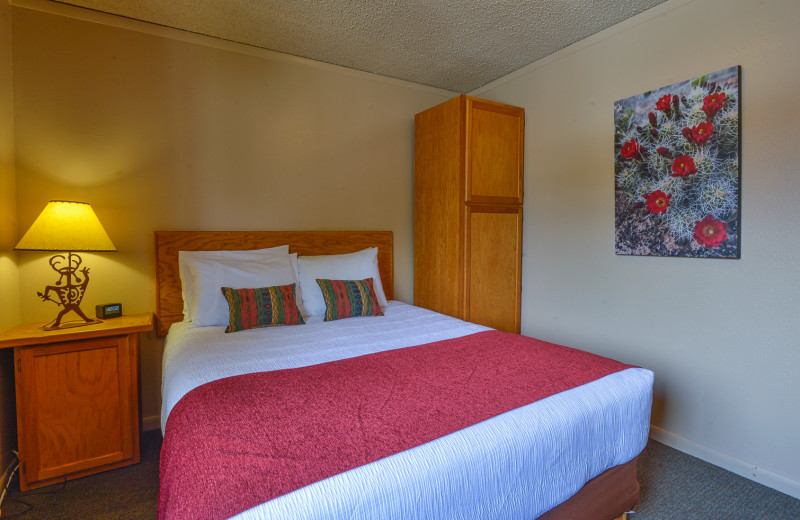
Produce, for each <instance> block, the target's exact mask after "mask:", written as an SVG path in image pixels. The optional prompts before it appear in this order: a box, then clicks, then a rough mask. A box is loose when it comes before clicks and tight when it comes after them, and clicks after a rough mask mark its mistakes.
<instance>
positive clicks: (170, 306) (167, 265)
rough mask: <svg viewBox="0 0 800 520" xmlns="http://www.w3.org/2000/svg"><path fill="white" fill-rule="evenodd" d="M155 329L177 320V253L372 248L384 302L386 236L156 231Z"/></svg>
mask: <svg viewBox="0 0 800 520" xmlns="http://www.w3.org/2000/svg"><path fill="white" fill-rule="evenodd" d="M155 238H156V318H157V323H156V330H157V331H158V335H159V336H166V334H167V332H168V331H169V327H170V325H172V324H173V323H176V322H179V321H183V298H182V297H181V278H180V275H179V273H178V251H216V250H226V249H227V250H246V249H261V248H265V247H274V246H280V245H283V244H289V252H290V253H297V254H298V255H303V256H307V255H338V254H342V253H352V252H354V251H360V250H361V249H365V248H367V247H377V248H378V266H379V268H380V273H381V282H382V283H383V291H384V293H385V294H386V298H387V299H389V300H391V299H392V298H393V296H394V279H393V264H392V262H393V251H392V232H391V231H156V232H155Z"/></svg>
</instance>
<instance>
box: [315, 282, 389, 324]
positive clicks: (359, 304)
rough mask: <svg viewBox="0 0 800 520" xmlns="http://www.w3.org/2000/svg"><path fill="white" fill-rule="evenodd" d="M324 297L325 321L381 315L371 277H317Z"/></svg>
mask: <svg viewBox="0 0 800 520" xmlns="http://www.w3.org/2000/svg"><path fill="white" fill-rule="evenodd" d="M317 284H319V288H320V289H322V296H323V298H325V321H333V320H341V319H343V318H353V317H355V316H383V311H382V310H381V306H380V304H379V303H378V297H377V296H376V295H375V289H374V286H373V281H372V278H367V279H366V280H320V279H319V278H318V279H317Z"/></svg>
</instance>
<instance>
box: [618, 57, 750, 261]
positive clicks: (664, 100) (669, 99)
mask: <svg viewBox="0 0 800 520" xmlns="http://www.w3.org/2000/svg"><path fill="white" fill-rule="evenodd" d="M739 75H740V68H739V67H738V66H735V67H730V68H727V69H723V70H719V71H716V72H712V73H710V74H706V75H704V76H701V77H698V78H693V79H690V80H687V81H682V82H679V83H675V84H672V85H668V86H666V87H663V88H659V89H655V90H648V91H646V92H644V93H642V94H638V95H636V96H631V97H629V98H626V99H622V100H620V101H617V102H616V103H615V104H614V187H615V207H616V219H615V251H616V253H617V254H620V255H648V256H688V257H695V258H739V257H740V251H739V247H740V240H739V228H740V211H739V201H740V198H741V196H740V185H741V179H740V177H741V174H740V169H739V164H740V163H741V160H740V159H741V158H740V146H739V110H740V93H739V83H740V81H739Z"/></svg>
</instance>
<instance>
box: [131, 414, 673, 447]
mask: <svg viewBox="0 0 800 520" xmlns="http://www.w3.org/2000/svg"><path fill="white" fill-rule="evenodd" d="M160 429H161V416H160V415H149V416H147V417H142V431H150V430H160ZM664 444H666V443H664Z"/></svg>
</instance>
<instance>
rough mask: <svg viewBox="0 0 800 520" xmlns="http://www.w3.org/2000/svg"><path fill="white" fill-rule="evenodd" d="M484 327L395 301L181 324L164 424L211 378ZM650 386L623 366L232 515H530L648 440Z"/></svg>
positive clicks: (172, 347)
mask: <svg viewBox="0 0 800 520" xmlns="http://www.w3.org/2000/svg"><path fill="white" fill-rule="evenodd" d="M482 330H486V327H482V326H479V325H474V324H471V323H466V322H463V321H461V320H457V319H454V318H450V317H447V316H443V315H441V314H437V313H433V312H430V311H427V310H424V309H421V308H418V307H414V306H411V305H407V304H403V303H400V302H396V301H393V302H390V305H389V307H388V308H387V309H386V315H385V316H384V317H382V318H376V317H367V318H351V319H346V320H339V321H334V322H329V323H323V322H322V321H321V318H319V317H316V318H311V319H309V320H308V323H307V324H306V325H302V326H292V327H271V328H266V329H254V330H248V331H241V332H236V333H233V334H225V333H224V332H223V331H224V327H203V328H196V327H195V328H193V327H191V326H190V325H189V324H186V323H178V324H175V325H173V326H172V328H171V329H170V333H169V335H168V336H167V341H166V345H165V350H164V358H163V365H164V366H163V383H162V399H163V404H162V416H161V427H162V431H163V430H164V429H165V427H166V424H167V418H168V416H169V412H170V410H171V409H172V407H173V406H174V405H175V404H176V403H177V402H178V401H179V400H180V398H181V397H183V396H184V395H185V394H186V393H188V392H189V391H191V390H192V389H193V388H195V387H197V386H200V385H202V384H204V383H207V382H210V381H213V380H216V379H220V378H223V377H228V376H233V375H238V374H244V373H251V372H260V371H266V370H276V369H283V368H295V367H300V366H306V365H312V364H316V363H322V362H327V361H333V360H336V359H344V358H348V357H354V356H359V355H363V354H368V353H372V352H378V351H383V350H390V349H395V348H402V347H407V346H413V345H420V344H424V343H430V342H433V341H439V340H444V339H450V338H455V337H459V336H464V335H467V334H472V333H474V332H479V331H482ZM652 386H653V374H652V372H650V371H649V370H645V369H640V368H632V369H627V370H623V371H621V372H617V373H614V374H611V375H609V376H606V377H604V378H602V379H599V380H597V381H594V382H592V383H589V384H586V385H583V386H581V387H578V388H575V389H572V390H569V391H567V392H562V393H560V394H557V395H554V396H551V397H548V398H546V399H543V400H541V401H538V402H535V403H532V404H530V405H528V406H524V407H522V408H518V409H516V410H512V411H510V412H507V413H505V414H502V415H499V416H497V417H494V418H492V419H490V420H488V421H484V422H482V423H479V424H476V425H474V426H471V427H469V428H466V429H464V430H461V431H458V432H455V433H453V434H451V435H447V436H445V437H442V438H440V439H437V440H435V441H433V442H429V443H427V444H424V445H422V446H418V447H416V448H414V449H411V450H408V451H405V452H402V453H399V454H396V455H393V456H391V457H387V458H385V459H381V460H379V461H376V462H374V463H371V464H367V465H365V466H362V467H359V468H356V469H353V470H351V471H347V472H345V473H342V474H340V475H336V476H334V477H331V478H328V479H325V480H322V481H320V482H317V483H315V484H312V485H309V486H306V487H304V488H301V489H299V490H297V491H295V492H292V493H289V494H287V495H284V496H281V497H278V498H276V499H274V500H271V501H269V502H267V503H265V504H262V505H260V506H257V507H255V508H253V509H251V510H249V511H245V512H243V513H241V514H240V515H237V516H236V517H235V518H237V519H255V520H262V519H276V518H291V519H298V520H299V519H320V520H321V519H339V518H346V519H380V520H384V519H398V520H401V519H402V520H408V519H467V518H470V519H471V518H481V519H484V518H487V519H489V518H491V519H506V518H508V519H512V518H525V519H532V518H536V517H537V516H539V515H540V514H542V513H543V512H545V511H547V510H549V509H551V508H552V507H554V506H556V505H558V504H560V503H561V502H563V501H564V500H566V499H567V498H569V497H570V496H572V495H573V494H574V493H575V492H576V491H577V490H578V489H580V488H581V487H582V486H583V484H584V483H586V482H587V481H588V480H590V479H591V478H593V477H595V476H597V475H599V474H600V473H602V472H603V471H604V470H606V469H608V468H610V467H613V466H616V465H618V464H623V463H625V462H628V461H629V460H631V459H632V458H633V457H635V456H636V455H638V454H639V452H641V450H642V449H644V446H645V444H646V442H647V435H648V431H649V423H650V407H651V402H652ZM365 483H369V485H365ZM374 483H380V485H379V486H376V485H374Z"/></svg>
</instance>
